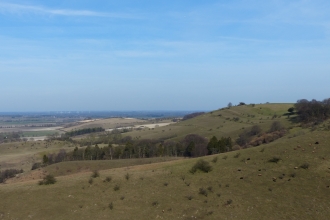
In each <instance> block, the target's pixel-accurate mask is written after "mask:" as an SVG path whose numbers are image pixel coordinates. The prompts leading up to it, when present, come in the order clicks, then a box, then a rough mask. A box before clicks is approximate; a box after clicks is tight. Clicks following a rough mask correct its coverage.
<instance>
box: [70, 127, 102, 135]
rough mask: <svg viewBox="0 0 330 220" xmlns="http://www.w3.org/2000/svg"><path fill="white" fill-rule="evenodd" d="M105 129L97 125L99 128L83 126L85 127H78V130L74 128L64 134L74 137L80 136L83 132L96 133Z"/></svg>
mask: <svg viewBox="0 0 330 220" xmlns="http://www.w3.org/2000/svg"><path fill="white" fill-rule="evenodd" d="M102 131H105V129H104V128H102V127H97V128H83V129H78V130H73V131H69V132H66V133H65V134H64V136H68V137H73V136H78V135H83V134H90V133H96V132H102Z"/></svg>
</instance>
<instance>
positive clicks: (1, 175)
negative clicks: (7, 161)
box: [0, 169, 23, 183]
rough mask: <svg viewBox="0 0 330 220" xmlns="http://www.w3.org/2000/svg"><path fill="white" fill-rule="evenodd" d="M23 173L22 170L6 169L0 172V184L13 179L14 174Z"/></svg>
mask: <svg viewBox="0 0 330 220" xmlns="http://www.w3.org/2000/svg"><path fill="white" fill-rule="evenodd" d="M19 173H23V170H16V169H7V170H4V171H1V172H0V183H4V182H5V181H6V179H9V178H13V177H15V175H16V174H19Z"/></svg>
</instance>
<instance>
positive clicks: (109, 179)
mask: <svg viewBox="0 0 330 220" xmlns="http://www.w3.org/2000/svg"><path fill="white" fill-rule="evenodd" d="M111 180H112V178H111V177H110V176H107V177H106V178H105V180H104V181H103V182H108V183H109V182H111Z"/></svg>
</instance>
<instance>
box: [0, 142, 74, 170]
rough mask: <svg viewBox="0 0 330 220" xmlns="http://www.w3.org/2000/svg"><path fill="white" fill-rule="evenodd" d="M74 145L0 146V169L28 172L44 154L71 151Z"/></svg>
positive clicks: (19, 143)
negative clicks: (61, 150)
mask: <svg viewBox="0 0 330 220" xmlns="http://www.w3.org/2000/svg"><path fill="white" fill-rule="evenodd" d="M73 147H74V145H73V144H72V143H68V142H61V141H52V142H51V143H48V142H45V141H37V142H34V141H31V142H30V141H28V142H15V143H6V144H1V145H0V155H1V156H0V169H1V170H4V169H23V170H24V171H28V170H30V169H31V167H32V164H33V163H35V162H40V160H41V158H42V156H43V155H44V154H49V153H58V151H59V150H60V149H65V150H72V149H73Z"/></svg>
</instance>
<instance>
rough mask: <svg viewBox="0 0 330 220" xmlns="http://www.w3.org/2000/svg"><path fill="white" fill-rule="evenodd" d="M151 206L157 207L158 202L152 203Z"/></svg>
mask: <svg viewBox="0 0 330 220" xmlns="http://www.w3.org/2000/svg"><path fill="white" fill-rule="evenodd" d="M151 205H152V206H157V205H159V202H158V201H153V202H152V203H151Z"/></svg>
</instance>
